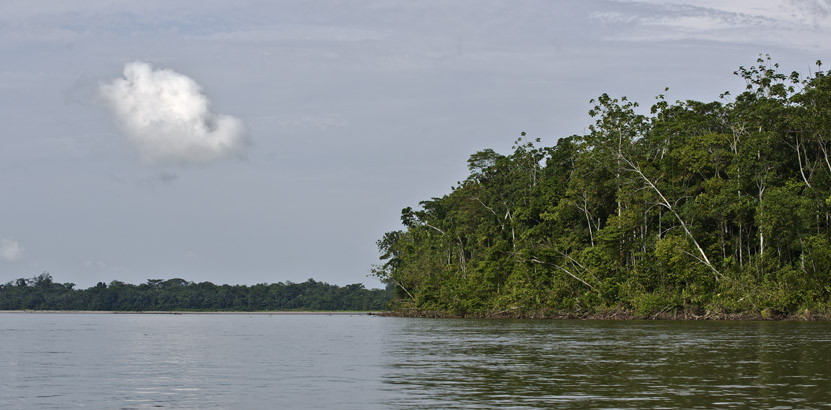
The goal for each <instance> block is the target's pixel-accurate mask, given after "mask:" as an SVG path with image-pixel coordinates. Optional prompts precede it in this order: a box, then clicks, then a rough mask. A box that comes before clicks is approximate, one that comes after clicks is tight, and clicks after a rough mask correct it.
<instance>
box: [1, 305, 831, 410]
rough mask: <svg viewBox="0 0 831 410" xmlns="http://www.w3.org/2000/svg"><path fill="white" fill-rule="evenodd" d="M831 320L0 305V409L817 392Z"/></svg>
mask: <svg viewBox="0 0 831 410" xmlns="http://www.w3.org/2000/svg"><path fill="white" fill-rule="evenodd" d="M829 386H831V323H827V322H823V323H818V322H680V321H679V322H675V321H571V320H569V321H542V320H453V319H408V318H384V317H377V316H364V315H354V316H349V315H333V316H327V315H128V314H20V313H5V314H0V408H2V409H70V408H83V409H151V408H152V409H159V408H164V409H275V408H286V409H362V410H367V409H444V408H447V409H449V408H459V409H462V408H463V409H478V408H481V409H487V408H500V409H543V408H557V409H585V408H604V409H668V408H690V409H691V408H702V409H703V408H741V409H759V408H768V409H772V408H778V409H811V408H817V409H819V408H829V407H831V392H829V391H830V390H831V389H829Z"/></svg>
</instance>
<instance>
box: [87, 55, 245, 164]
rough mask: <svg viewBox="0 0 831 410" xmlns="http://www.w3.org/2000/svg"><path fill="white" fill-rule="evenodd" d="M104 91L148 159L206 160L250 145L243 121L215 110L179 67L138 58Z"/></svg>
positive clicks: (125, 129)
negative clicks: (159, 64)
mask: <svg viewBox="0 0 831 410" xmlns="http://www.w3.org/2000/svg"><path fill="white" fill-rule="evenodd" d="M98 91H99V93H100V95H101V97H102V98H103V99H104V101H105V102H106V104H107V106H108V108H109V109H110V110H111V111H112V113H113V115H114V117H115V120H116V123H117V124H118V125H119V127H120V128H121V130H122V131H123V132H124V134H125V135H126V136H127V138H128V139H129V140H130V142H131V143H132V144H133V145H134V146H135V147H136V149H138V151H139V154H140V156H141V158H142V160H143V161H145V162H148V163H180V164H205V163H209V162H212V161H215V160H218V159H222V158H226V157H229V156H234V155H239V154H241V153H242V151H243V149H244V148H245V146H246V145H247V140H246V133H245V127H244V126H243V124H242V121H240V120H239V119H238V118H235V117H232V116H230V115H222V114H215V113H213V112H211V111H210V102H209V101H208V98H207V97H206V96H205V95H204V94H203V93H202V87H200V86H199V84H197V83H196V81H194V80H193V79H192V78H190V77H188V76H186V75H183V74H180V73H177V72H175V71H173V70H169V69H160V68H155V67H153V66H151V65H150V64H147V63H144V62H141V61H134V62H131V63H127V64H125V65H124V77H123V78H117V79H114V80H112V81H109V82H103V83H100V84H99V87H98Z"/></svg>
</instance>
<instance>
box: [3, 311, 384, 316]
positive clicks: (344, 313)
mask: <svg viewBox="0 0 831 410" xmlns="http://www.w3.org/2000/svg"><path fill="white" fill-rule="evenodd" d="M3 313H13V314H75V315H78V314H81V315H249V316H253V315H258V316H272V315H283V316H303V315H316V316H385V315H386V314H387V313H389V312H349V311H325V312H313V311H275V312H209V311H205V312H194V311H176V310H172V311H117V310H0V314H3Z"/></svg>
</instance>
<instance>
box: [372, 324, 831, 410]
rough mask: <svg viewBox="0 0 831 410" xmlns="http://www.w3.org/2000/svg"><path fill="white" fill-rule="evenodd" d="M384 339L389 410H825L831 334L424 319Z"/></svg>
mask: <svg viewBox="0 0 831 410" xmlns="http://www.w3.org/2000/svg"><path fill="white" fill-rule="evenodd" d="M399 332H400V334H399V335H396V336H394V337H390V339H389V342H388V344H387V348H388V350H386V355H387V356H389V357H395V358H396V359H395V360H394V362H393V364H392V366H391V367H392V368H391V370H390V371H389V372H388V374H387V375H386V381H387V382H388V383H390V384H391V385H392V386H394V387H393V389H394V390H395V391H397V392H399V393H401V394H400V395H398V396H397V397H396V398H395V399H394V403H395V406H394V407H395V408H412V409H417V408H423V409H428V408H495V407H500V408H517V409H520V408H573V409H581V408H631V409H646V408H654V409H659V408H715V407H717V408H757V409H758V408H783V409H784V408H799V409H804V408H823V407H825V408H827V407H831V393H829V386H831V350H829V348H831V326H829V324H827V323H793V322H789V323H783V322H776V323H774V322H740V323H735V322H733V323H727V322H707V323H702V322H601V321H556V322H552V321H462V320H446V321H440V320H439V321H427V320H414V321H410V322H407V323H406V325H404V326H401V328H400V329H399Z"/></svg>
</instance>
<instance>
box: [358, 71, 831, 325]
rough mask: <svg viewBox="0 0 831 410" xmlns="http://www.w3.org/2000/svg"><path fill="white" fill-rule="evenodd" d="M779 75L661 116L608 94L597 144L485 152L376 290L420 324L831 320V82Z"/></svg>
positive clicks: (420, 215) (396, 238)
mask: <svg viewBox="0 0 831 410" xmlns="http://www.w3.org/2000/svg"><path fill="white" fill-rule="evenodd" d="M777 69H778V66H777V65H776V64H772V63H771V61H770V58H769V57H766V58H761V57H760V58H759V60H758V61H757V64H756V65H754V66H751V67H749V68H746V67H740V68H739V70H738V71H736V72H735V74H736V75H737V76H738V77H740V78H741V79H743V80H744V81H745V83H746V86H747V87H746V89H745V90H744V91H743V92H741V93H740V94H738V95H735V96H732V95H731V94H730V93H724V94H723V95H722V96H721V97H720V99H719V100H718V101H713V102H699V101H676V102H669V101H667V100H666V99H665V97H664V96H658V97H657V101H656V103H655V104H654V105H653V106H652V107H651V110H649V114H645V112H646V111H645V110H642V109H641V108H639V107H638V104H637V103H635V102H631V101H629V100H627V99H626V98H620V99H616V98H612V97H610V96H608V95H605V94H604V95H602V96H600V97H599V98H597V99H595V100H593V101H592V104H593V107H592V108H591V110H590V112H589V113H590V114H591V116H592V117H593V118H594V124H592V125H590V126H589V128H588V130H589V131H588V133H586V134H585V135H574V136H571V137H567V138H561V139H559V140H558V141H557V144H556V146H553V147H539V146H537V145H535V144H534V142H532V141H529V140H528V139H527V137H526V136H525V134H524V133H523V134H522V138H520V139H519V140H517V141H516V144H515V145H514V147H513V152H511V153H509V154H507V155H503V154H499V153H497V152H494V151H493V150H490V149H485V150H482V151H479V152H476V153H475V154H473V155H472V156H471V157H470V159H469V160H468V167H469V169H470V175H469V176H468V177H467V179H465V180H464V181H461V182H458V183H457V185H456V186H454V187H453V188H452V189H451V191H450V192H449V193H447V194H446V195H444V196H442V197H440V198H431V199H428V200H425V201H422V202H420V203H419V207H418V208H416V209H413V208H409V207H408V208H405V209H403V210H402V213H401V221H402V223H403V229H401V230H397V231H393V232H388V233H386V234H385V235H384V236H383V238H381V239H380V240H379V241H378V248H379V250H380V253H381V259H382V263H381V264H380V265H378V266H376V267H375V268H374V270H373V271H374V274H375V275H377V276H378V277H379V278H381V279H382V280H383V281H385V282H386V283H388V284H390V285H392V286H394V288H395V299H394V303H395V305H394V306H395V308H396V309H397V311H398V312H400V313H401V314H409V315H413V316H420V315H430V316H508V317H559V316H570V317H581V316H587V317H604V316H613V315H617V314H621V315H630V316H631V317H648V318H652V317H656V318H657V317H670V318H672V317H674V318H679V317H686V318H701V317H727V318H730V317H758V318H767V317H788V316H793V315H800V316H802V317H805V318H812V317H828V316H827V313H828V312H829V307H831V158H829V150H831V71H822V70H821V63H820V62H819V61H818V62H817V67H816V70H812V71H813V72H812V73H811V74H809V75H807V76H803V75H800V74H799V73H792V74H790V75H786V74H782V73H780V72H778V71H777ZM642 112H644V113H642ZM536 142H537V143H538V142H539V139H537V140H536Z"/></svg>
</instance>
